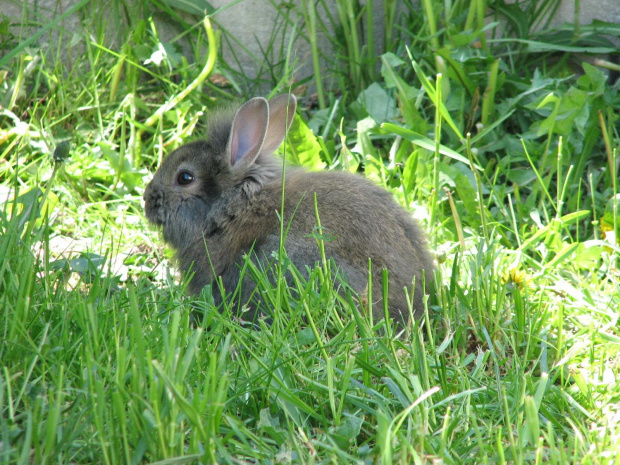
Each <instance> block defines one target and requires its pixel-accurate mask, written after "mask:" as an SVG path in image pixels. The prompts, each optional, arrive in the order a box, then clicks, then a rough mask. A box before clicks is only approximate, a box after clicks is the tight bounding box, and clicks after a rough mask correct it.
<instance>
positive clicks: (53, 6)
mask: <svg viewBox="0 0 620 465" xmlns="http://www.w3.org/2000/svg"><path fill="white" fill-rule="evenodd" d="M198 2H199V0H194V3H195V4H198ZM83 3H86V4H85V6H84V7H80V8H79V9H78V12H77V13H73V14H70V15H68V16H66V17H65V18H64V19H63V20H62V21H60V22H59V23H58V25H57V26H58V27H53V28H50V30H49V31H46V32H45V33H44V34H42V35H41V36H40V37H38V38H37V41H36V42H37V43H38V44H39V46H42V48H45V47H46V46H48V44H50V43H52V44H53V43H55V42H56V40H55V39H57V37H58V34H59V30H61V31H62V32H60V33H61V34H63V37H62V43H63V44H64V45H65V46H66V50H63V51H62V56H63V60H67V61H72V60H75V59H79V54H80V53H81V50H83V48H80V40H82V38H83V37H84V35H83V33H82V32H83V31H82V27H83V25H84V24H85V20H87V18H89V15H90V17H92V10H91V9H95V11H97V15H101V16H96V17H97V18H104V21H107V22H106V26H107V27H106V31H105V42H106V43H107V44H108V45H110V46H111V47H114V45H115V40H117V38H118V37H119V36H122V34H120V32H121V28H122V27H123V20H122V18H123V17H125V18H126V17H148V16H149V15H150V14H151V13H152V12H150V11H148V9H147V8H148V6H144V5H142V2H140V1H134V5H135V4H139V6H136V7H135V10H134V11H127V10H126V9H124V10H123V11H112V9H113V8H114V7H119V4H120V3H121V2H118V1H115V0H114V1H106V0H92V1H90V2H85V0H26V2H24V1H23V0H0V13H1V15H0V16H1V17H4V18H9V20H10V21H11V23H12V24H13V27H12V31H13V32H14V33H21V37H24V38H29V37H31V36H33V35H34V34H36V33H37V29H36V27H31V28H30V29H28V30H21V32H20V28H19V25H20V24H22V22H23V20H24V19H26V20H27V22H28V23H29V24H38V25H40V26H39V27H43V26H44V25H46V24H49V23H50V21H52V20H53V19H54V18H57V17H58V16H59V15H62V14H63V13H66V12H68V11H70V10H71V8H72V7H74V6H79V5H80V4H83ZM128 3H131V2H128ZM190 3H191V2H190ZM230 3H231V2H230V0H211V1H210V3H209V4H210V5H212V6H213V7H214V8H215V9H217V10H219V9H221V11H219V12H218V13H216V14H215V15H214V17H213V20H214V22H215V23H217V24H218V25H220V26H221V27H222V28H223V29H225V30H226V31H228V33H229V37H235V38H237V39H238V40H239V41H240V43H233V44H232V45H228V44H224V46H223V50H224V56H225V58H226V61H227V63H229V64H232V63H234V61H233V59H232V56H233V55H236V56H237V58H238V59H239V60H240V64H239V66H237V65H235V66H236V67H237V68H241V69H240V70H241V72H243V73H244V74H246V75H249V76H252V77H254V76H256V75H257V74H261V75H262V73H265V72H266V68H268V67H270V66H272V65H273V62H274V61H276V60H277V56H281V55H282V54H283V51H282V50H281V48H286V47H287V46H288V37H290V35H288V34H290V33H291V32H292V31H293V29H294V25H297V27H298V28H299V27H301V24H303V18H302V17H300V15H301V12H302V8H303V1H302V0H291V1H290V2H281V1H278V0H242V1H240V2H239V3H237V4H235V5H233V6H230V7H228V8H226V5H229V4H230ZM25 4H26V5H29V8H28V10H27V11H24V5H25ZM325 4H328V5H331V7H330V12H329V13H330V14H331V15H332V16H334V17H337V15H336V11H335V7H334V4H335V2H330V1H327V2H325ZM579 4H580V11H579V21H580V22H581V24H589V23H591V22H592V20H593V19H600V20H603V21H609V22H616V23H619V24H620V0H581V1H580V2H579ZM205 5H207V3H205ZM373 5H374V9H375V14H374V27H375V34H374V36H375V37H377V38H378V39H377V43H376V47H377V48H380V47H381V43H380V42H381V40H382V39H381V38H382V37H383V31H382V30H381V27H382V25H383V24H384V21H383V19H384V16H383V2H382V1H380V0H375V1H374V3H373ZM129 8H133V7H132V6H130V7H129ZM321 14H326V13H325V12H323V13H321ZM132 15H133V16H132ZM80 18H82V19H80ZM105 18H107V20H106V19H105ZM196 18H197V17H194V18H193V19H191V21H188V22H190V23H195V22H196V21H197V19H196ZM156 19H157V25H158V29H159V31H160V33H161V34H162V36H163V37H164V38H166V37H167V38H171V37H174V36H176V35H177V34H178V33H180V32H182V31H178V30H175V29H174V27H173V26H171V25H170V24H168V25H167V24H166V19H165V18H163V17H162V15H156ZM574 20H575V0H563V3H562V4H561V7H560V9H559V11H558V12H557V14H556V16H555V18H554V25H559V24H561V23H564V22H568V23H572V22H573V21H574ZM283 30H286V31H287V35H286V38H285V40H284V41H280V40H276V41H275V42H274V43H275V47H272V48H271V50H270V52H269V53H267V56H264V55H265V51H266V50H267V49H269V43H270V40H272V38H273V34H274V31H275V34H276V35H278V34H279V33H280V31H283ZM304 32H305V31H304ZM319 40H320V43H319V47H320V49H321V50H322V51H325V50H329V49H330V44H329V41H328V39H327V38H326V37H325V36H324V35H323V36H321V37H320V38H319ZM233 51H234V53H233ZM0 53H6V50H5V51H2V50H0ZM293 53H294V57H295V58H296V59H297V60H298V62H299V63H300V66H301V68H300V71H299V74H298V75H299V76H300V77H302V76H303V75H311V74H312V68H311V64H310V63H311V58H310V46H309V45H308V43H307V41H305V40H303V39H298V40H297V41H296V42H295V46H294V47H293ZM269 54H271V56H269Z"/></svg>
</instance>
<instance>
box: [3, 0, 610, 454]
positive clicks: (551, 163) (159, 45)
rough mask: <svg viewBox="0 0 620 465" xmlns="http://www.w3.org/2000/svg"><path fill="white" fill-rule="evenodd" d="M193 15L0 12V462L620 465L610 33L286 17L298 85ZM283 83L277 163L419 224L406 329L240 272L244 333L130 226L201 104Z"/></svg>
mask: <svg viewBox="0 0 620 465" xmlns="http://www.w3.org/2000/svg"><path fill="white" fill-rule="evenodd" d="M192 3H193V4H199V2H198V1H196V2H192ZM184 4H185V3H184V2H175V1H172V0H170V1H165V2H156V1H152V2H149V1H147V0H141V1H136V2H135V3H134V4H133V5H132V6H131V9H130V11H129V12H127V8H129V7H128V6H127V5H125V3H124V2H122V1H119V0H114V1H112V2H109V5H108V4H104V2H100V1H92V2H86V1H83V2H80V3H76V6H75V8H74V12H76V13H77V14H78V16H79V18H80V22H81V23H82V25H83V26H85V30H89V31H91V32H90V33H89V34H86V33H84V32H76V31H73V30H72V31H70V30H67V29H65V28H64V26H63V22H62V21H51V22H49V23H47V24H45V25H41V27H42V28H43V29H39V30H43V33H42V35H41V36H39V37H37V36H35V35H33V33H32V30H31V29H28V28H27V27H26V26H27V24H25V23H24V24H21V25H20V24H9V21H8V20H7V19H2V17H1V16H0V154H1V156H0V461H1V462H2V463H10V464H13V463H16V464H17V463H19V464H22V463H35V464H46V463H75V464H78V463H104V464H129V463H136V464H142V463H158V464H181V463H356V464H357V463H383V464H388V463H402V464H410V463H454V464H460V463H470V464H481V463H483V464H492V463H513V464H522V463H528V464H529V463H551V464H564V463H582V464H608V463H620V380H619V378H620V325H619V322H618V318H619V316H620V269H619V263H620V260H619V259H620V240H619V239H618V238H620V187H619V185H618V184H619V183H618V180H619V174H618V173H619V170H620V156H619V154H618V148H619V147H620V123H619V121H620V96H619V93H618V86H619V84H618V81H616V82H614V81H615V79H616V77H617V75H618V72H619V71H620V66H618V65H617V64H615V61H614V60H616V61H617V58H618V56H619V55H618V48H617V47H616V46H614V42H613V40H616V41H617V40H619V39H620V25H618V24H612V23H605V22H596V23H594V24H592V25H580V26H578V27H575V25H563V26H552V25H551V24H552V23H551V22H549V21H550V18H551V17H552V15H553V11H554V8H555V7H554V5H557V2H556V1H555V0H538V1H528V2H524V1H517V2H514V3H511V4H506V3H504V2H503V1H499V0H498V1H486V2H485V1H484V0H463V1H460V2H439V1H433V0H424V1H422V2H420V4H418V5H410V4H409V3H407V2H404V3H402V4H401V6H400V8H401V9H400V10H397V9H396V8H395V7H396V2H392V1H386V2H385V12H386V14H385V18H384V26H385V29H386V30H387V31H388V33H387V34H386V37H385V41H384V43H383V44H382V50H381V51H380V52H379V51H378V49H377V48H376V47H375V46H374V42H373V39H374V36H373V34H372V33H369V29H371V25H372V24H373V22H372V18H371V15H370V14H369V10H367V9H366V8H370V6H372V4H373V2H372V1H368V2H367V5H370V6H367V7H360V6H359V5H358V3H357V2H354V1H352V0H339V1H338V2H337V5H338V8H337V11H336V13H335V15H334V16H333V17H329V19H330V21H331V20H333V22H334V23H337V24H339V26H338V27H336V28H335V29H332V28H330V27H329V24H325V22H327V21H328V20H327V19H324V18H326V16H325V15H323V14H321V10H320V8H322V5H323V3H322V2H318V3H317V4H311V3H309V2H305V1H304V2H301V3H300V5H301V6H290V8H300V9H301V10H303V11H302V14H301V18H303V19H302V20H300V22H292V21H291V20H290V17H289V16H287V15H288V14H289V13H290V11H289V9H288V8H289V7H282V8H281V11H280V14H281V15H280V16H278V18H280V19H279V21H280V22H279V23H278V24H279V28H280V27H281V28H282V30H288V31H289V32H290V31H291V30H293V29H294V30H295V32H296V33H298V34H299V35H300V36H301V38H300V40H302V41H307V42H308V43H309V44H310V45H309V46H310V50H311V53H310V55H309V56H308V57H307V59H308V60H310V61H311V65H312V66H313V67H314V70H315V73H314V75H313V76H312V77H310V78H305V79H304V78H303V77H298V76H297V69H298V66H299V64H300V62H299V60H300V58H299V57H298V56H297V55H296V54H295V50H294V47H292V46H289V43H288V42H286V41H283V40H282V39H281V37H280V36H279V35H278V34H274V36H273V38H272V41H271V42H270V43H269V44H268V46H267V47H266V49H265V56H262V57H255V58H256V60H258V61H259V62H261V63H263V64H264V67H263V68H261V69H262V73H261V75H260V76H258V77H255V78H248V77H247V76H245V75H244V73H241V72H239V71H238V70H237V68H236V67H235V64H236V63H235V58H234V57H232V58H229V59H228V62H226V61H225V60H224V59H223V58H222V53H221V45H223V44H226V43H234V44H238V43H239V39H238V38H235V37H232V36H231V35H230V34H228V33H227V32H226V31H222V30H220V29H218V27H217V18H218V14H219V13H218V12H217V11H215V12H211V13H212V14H211V15H210V16H209V17H207V18H206V19H205V18H203V17H202V16H201V17H198V16H188V15H182V14H180V13H179V11H180V10H178V9H176V8H177V7H181V8H183V7H184V6H183V5H184ZM287 5H288V4H287ZM103 8H105V9H107V10H106V11H112V12H120V13H119V14H120V16H121V17H122V18H123V20H126V21H127V22H128V26H127V27H122V24H121V25H117V24H114V25H111V24H109V23H108V22H107V21H106V19H105V15H102V14H101V11H102V9H103ZM153 12H158V13H159V14H165V15H167V16H168V17H169V18H170V21H171V22H173V23H174V24H176V25H177V26H179V27H180V28H181V29H182V30H184V31H185V32H184V33H183V34H182V35H181V36H176V37H173V38H172V39H169V40H168V39H166V40H164V39H163V38H162V37H161V35H160V32H159V28H158V25H157V22H154V21H152V19H151V16H150V14H152V13H153ZM541 12H547V13H549V15H550V16H545V15H541ZM542 17H545V18H547V19H548V20H549V21H545V20H538V21H530V18H542ZM321 18H323V19H321ZM24 21H28V18H27V15H25V16H24ZM121 23H123V21H121ZM22 26H23V27H22ZM111 28H112V29H114V32H115V33H116V37H117V39H116V42H115V43H114V44H110V43H109V42H108V40H107V37H108V36H109V34H108V33H109V32H110V30H111ZM287 28H288V29H287ZM274 30H276V31H279V30H280V29H274ZM320 31H327V35H328V39H329V43H330V44H331V46H332V47H333V50H332V51H327V50H323V49H321V47H319V46H318V45H317V41H316V35H317V34H318V33H319V32H320ZM329 31H333V32H329ZM41 37H43V38H44V39H45V40H47V41H48V42H47V43H48V44H49V45H48V46H45V47H44V46H41V45H40V43H41V42H40V39H41ZM616 43H617V42H616ZM63 44H69V47H68V49H69V50H72V51H73V52H72V53H69V54H68V55H67V54H66V52H63V50H66V48H65V47H63V46H62V45H63ZM183 44H184V45H183ZM80 47H82V48H83V52H82V51H80V53H79V54H77V52H76V51H77V50H79V49H80ZM286 92H294V93H295V94H296V95H297V96H298V99H299V107H298V111H297V115H296V117H295V120H294V122H293V126H292V128H291V131H290V133H289V137H288V138H287V143H286V144H285V147H282V149H281V150H280V152H281V154H282V155H283V156H285V157H286V158H287V159H288V160H289V161H290V162H292V163H297V164H301V165H304V166H306V167H307V168H308V169H314V170H348V171H351V172H355V173H358V175H360V176H366V177H368V178H369V179H371V180H372V181H373V182H375V183H377V184H379V185H381V186H383V187H385V188H386V189H388V190H389V191H391V192H392V193H393V195H394V196H395V198H396V199H397V200H398V201H399V202H400V203H401V204H402V205H403V206H404V207H406V208H407V209H409V210H410V211H411V214H412V215H413V216H414V217H416V218H417V219H418V220H419V221H420V223H421V224H422V226H423V228H424V229H425V230H426V231H427V232H428V235H429V243H430V246H431V249H432V253H433V257H434V258H435V261H436V264H437V268H436V272H435V276H434V281H433V283H432V286H431V288H432V292H431V295H430V296H429V297H428V298H427V300H426V311H425V314H424V317H423V318H422V319H420V320H418V321H412V322H411V324H410V325H409V326H408V327H407V328H406V329H405V330H404V331H403V332H402V333H401V334H396V333H397V332H398V331H399V328H398V327H397V326H394V325H393V324H392V322H390V321H387V322H386V321H383V320H376V319H373V318H372V317H371V316H370V315H369V314H368V313H367V312H364V311H363V310H362V308H363V306H362V307H359V306H358V305H356V302H357V300H358V299H357V298H356V296H354V295H352V294H351V293H339V292H335V291H334V290H333V286H332V282H334V281H336V282H337V281H338V279H339V277H338V276H337V273H336V270H335V267H334V266H333V265H334V264H333V263H332V262H330V261H328V260H324V261H322V262H319V263H317V266H316V268H315V269H313V270H310V272H309V273H308V278H307V279H301V280H298V281H297V282H296V283H295V284H294V286H293V288H291V287H287V285H286V283H285V282H282V281H280V282H277V283H276V284H275V285H274V284H272V283H271V282H270V280H269V279H268V278H267V276H266V275H265V273H263V272H262V270H261V269H260V268H259V267H258V266H257V265H256V264H254V263H252V262H248V263H247V265H246V267H245V268H244V270H243V272H244V273H248V274H250V275H251V276H253V277H254V279H255V280H256V281H257V286H258V289H259V291H260V292H261V294H262V295H263V299H264V301H265V302H268V303H269V304H268V306H267V308H266V309H265V312H266V314H267V316H268V318H262V319H260V320H259V321H258V322H257V324H256V325H249V324H247V323H245V322H243V321H242V320H240V319H239V318H237V317H236V310H237V308H235V306H234V305H233V304H231V303H230V302H227V303H225V304H224V305H223V306H222V308H219V309H217V308H215V307H214V305H213V297H212V295H211V291H210V289H209V288H208V287H207V288H205V290H204V291H203V292H202V294H201V295H200V296H193V297H190V296H189V295H188V294H187V293H186V292H185V287H186V280H185V279H184V278H183V277H181V276H179V275H178V274H177V273H176V271H175V268H174V259H173V251H172V250H170V249H168V248H166V247H165V245H164V243H163V241H162V240H161V238H160V236H159V234H158V231H157V230H156V229H155V228H153V227H152V226H150V225H149V224H148V222H147V221H146V218H145V217H144V213H143V201H142V194H143V193H144V189H145V186H146V184H147V183H148V182H149V180H150V179H151V178H152V175H153V174H154V173H155V171H156V170H157V167H158V166H159V165H160V163H161V160H162V159H163V158H164V157H165V156H166V154H168V153H170V152H171V151H172V150H174V149H175V148H177V147H179V146H180V145H182V144H183V143H184V142H187V141H192V140H196V139H198V138H200V137H201V136H202V135H203V134H204V133H205V126H206V121H207V120H208V117H209V114H210V113H211V112H213V111H214V109H215V108H217V107H218V106H221V105H224V104H228V103H229V102H231V101H233V100H238V101H243V100H245V99H248V98H250V97H253V96H256V95H258V94H261V95H263V96H265V97H270V96H273V95H277V94H280V93H286ZM319 236H320V235H317V238H318V239H319V242H320V239H321V238H320V237H319ZM279 259H280V262H279V264H278V266H291V265H290V264H288V262H287V261H286V255H282V256H279ZM240 272H241V271H240ZM380 291H381V290H375V292H380ZM300 296H301V297H300ZM360 298H361V297H360ZM362 300H363V298H362Z"/></svg>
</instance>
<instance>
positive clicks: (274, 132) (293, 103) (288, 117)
mask: <svg viewBox="0 0 620 465" xmlns="http://www.w3.org/2000/svg"><path fill="white" fill-rule="evenodd" d="M296 108H297V99H296V98H295V96H294V95H293V94H282V95H278V96H276V97H274V98H272V99H271V100H269V127H268V129H267V136H266V137H265V142H264V143H263V148H262V150H261V153H265V154H266V153H273V152H275V151H276V149H277V148H278V147H280V144H282V141H284V138H285V137H286V133H287V131H288V130H289V128H290V127H291V123H292V122H293V118H294V117H295V109H296Z"/></svg>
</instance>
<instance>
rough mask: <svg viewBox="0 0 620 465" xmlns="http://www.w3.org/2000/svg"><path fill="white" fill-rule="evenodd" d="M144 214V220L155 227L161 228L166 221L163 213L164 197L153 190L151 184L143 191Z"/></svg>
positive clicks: (159, 192) (158, 191) (156, 190)
mask: <svg viewBox="0 0 620 465" xmlns="http://www.w3.org/2000/svg"><path fill="white" fill-rule="evenodd" d="M142 198H143V199H144V212H145V213H146V218H147V219H148V220H149V221H150V222H151V223H153V224H154V225H156V226H163V224H164V223H165V220H166V215H165V213H164V208H163V206H164V195H163V193H162V192H161V191H160V190H158V189H154V188H153V185H152V183H149V184H148V185H147V186H146V190H145V191H144V196H143V197H142Z"/></svg>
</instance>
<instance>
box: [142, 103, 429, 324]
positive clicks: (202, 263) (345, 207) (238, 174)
mask: <svg viewBox="0 0 620 465" xmlns="http://www.w3.org/2000/svg"><path fill="white" fill-rule="evenodd" d="M296 106H297V103H296V99H295V97H294V96H293V95H286V94H285V95H279V96H277V97H274V98H273V99H271V100H269V101H267V100H266V99H264V98H260V97H257V98H253V99H251V100H249V101H248V102H246V103H245V104H244V105H242V106H241V107H240V108H239V109H238V110H237V111H236V112H235V111H234V109H225V110H220V111H219V112H217V111H216V112H215V114H214V115H213V116H212V117H211V120H210V122H209V123H210V124H209V130H208V138H207V140H206V141H198V142H193V143H189V144H187V145H184V146H182V147H180V148H178V149H177V150H175V151H174V152H172V153H171V154H170V155H169V156H168V157H167V158H166V159H165V160H164V161H163V163H162V164H161V167H160V168H159V170H158V171H157V173H156V174H155V176H154V178H153V180H152V181H151V182H150V183H149V184H148V186H147V187H146V191H145V193H144V200H145V211H146V217H147V218H148V220H149V221H150V222H151V223H153V224H154V225H156V226H158V227H161V228H162V231H163V237H164V240H165V241H166V242H168V243H169V244H170V245H171V246H172V247H173V248H175V249H176V252H177V255H176V258H177V260H178V264H179V267H180V269H181V271H183V272H186V271H188V270H190V269H191V270H192V271H193V273H194V274H193V278H192V279H191V281H190V283H189V290H190V292H192V293H195V294H197V293H200V291H201V289H202V288H203V287H204V286H205V285H207V284H213V292H214V297H215V298H216V302H217V303H221V301H222V298H223V297H222V296H221V295H220V294H219V290H218V286H217V285H216V284H215V278H216V277H218V276H221V277H222V281H223V284H224V287H225V291H226V292H228V293H230V292H232V291H234V290H235V288H236V286H237V285H238V284H239V278H240V268H241V266H242V265H243V263H244V255H246V254H248V253H250V252H252V251H253V252H254V254H255V256H256V257H259V259H260V258H262V259H265V258H269V257H272V252H273V251H277V250H279V243H280V221H281V220H283V221H284V222H285V225H288V224H289V221H291V218H292V221H291V223H290V229H289V230H288V233H287V235H286V241H285V250H286V252H287V255H288V257H289V258H290V260H291V261H292V262H293V263H294V264H295V266H296V267H297V268H298V269H299V270H300V271H302V270H305V268H306V266H308V267H313V266H314V265H315V264H316V263H317V262H318V261H320V257H321V255H320V252H319V248H318V246H317V242H316V234H313V233H316V225H317V221H316V215H315V209H314V194H315V193H316V197H317V204H318V210H319V218H320V221H321V225H322V227H323V230H322V232H321V234H322V235H323V236H324V237H327V238H329V240H326V241H325V243H324V244H325V254H326V255H327V257H328V258H333V259H334V261H335V263H336V264H337V266H338V269H339V270H340V271H341V272H343V274H344V275H345V276H346V278H347V281H348V283H349V285H350V286H351V288H353V289H354V290H355V291H356V292H357V293H359V294H360V295H363V294H364V292H365V290H366V288H367V282H368V259H369V258H370V259H371V260H372V277H373V293H372V295H373V310H374V312H375V313H376V316H377V317H379V318H381V317H382V316H383V308H382V303H381V300H380V296H381V289H382V286H381V275H382V269H384V268H387V270H388V272H389V287H388V291H389V293H388V304H389V310H390V316H391V317H392V318H394V319H395V320H397V321H398V322H404V321H406V320H407V318H408V315H409V306H408V303H407V299H406V295H405V292H404V290H403V288H404V287H408V288H409V289H410V291H409V293H410V294H411V285H412V282H413V280H414V278H415V292H414V297H415V298H414V303H413V309H414V314H415V316H416V317H419V316H420V315H421V314H422V313H423V311H424V306H423V288H422V273H423V272H424V273H425V280H426V282H427V283H428V282H429V281H430V280H431V278H432V270H433V262H432V259H431V256H430V254H429V252H428V250H427V245H426V238H425V234H424V233H423V231H422V230H421V229H420V227H419V226H418V224H417V223H416V222H415V221H414V220H413V219H412V218H411V216H410V214H408V213H407V212H406V211H405V210H404V209H403V208H402V207H400V206H399V205H398V204H397V203H396V201H395V200H394V199H393V198H392V196H391V194H390V193H389V192H387V191H385V190H384V189H382V188H380V187H378V186H375V185H374V184H373V183H372V182H370V181H369V180H367V179H366V178H364V177H362V176H359V175H354V174H351V173H345V172H335V171H328V172H308V171H306V170H304V169H303V168H299V167H288V166H287V167H286V176H285V188H284V214H283V215H280V211H281V202H282V170H283V166H282V161H281V160H279V159H278V158H276V157H275V156H274V155H273V152H274V151H275V150H276V149H277V148H278V147H279V146H280V144H281V143H282V142H283V140H284V138H285V136H286V133H287V131H288V129H289V128H290V126H291V123H292V121H293V117H294V115H295V109H296ZM246 281H249V279H248V278H245V279H244V281H243V282H242V291H241V294H240V297H241V300H242V303H244V304H245V303H246V301H247V299H249V298H250V296H251V295H252V293H253V291H254V287H255V286H254V284H253V283H252V282H249V283H248V282H246ZM376 297H379V298H376ZM255 312H256V310H255V309H253V310H251V311H250V312H248V314H246V315H243V318H245V319H249V318H253V317H254V316H255Z"/></svg>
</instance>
